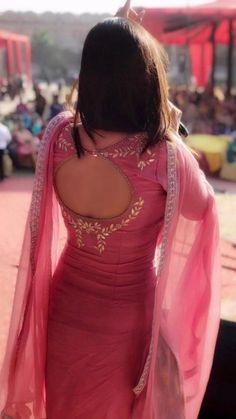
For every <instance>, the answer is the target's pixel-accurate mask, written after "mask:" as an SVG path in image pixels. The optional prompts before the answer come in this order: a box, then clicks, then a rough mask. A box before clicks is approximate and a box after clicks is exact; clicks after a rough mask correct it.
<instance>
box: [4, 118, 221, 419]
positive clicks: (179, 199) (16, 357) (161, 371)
mask: <svg viewBox="0 0 236 419" xmlns="http://www.w3.org/2000/svg"><path fill="white" fill-rule="evenodd" d="M68 118H70V114H68V113H64V114H61V115H59V116H57V117H55V118H54V119H53V120H52V121H51V122H50V124H49V126H48V128H47V130H46V133H45V135H44V138H43V141H42V144H41V150H40V153H39V158H38V164H37V173H36V179H35V186H34V192H33V197H32V204H31V209H30V213H29V218H28V221H27V226H26V233H25V240H24V244H23V250H22V257H21V262H20V269H19V273H18V278H17V285H16V291H15V298H14V304H13V312H12V319H11V327H10V332H9V338H8V344H7V351H6V356H5V361H4V364H3V368H2V371H1V376H0V409H1V410H2V411H3V413H2V417H3V418H4V417H5V418H13V419H45V418H46V412H45V387H44V380H45V376H44V374H45V353H46V333H47V311H48V297H49V289H50V286H51V278H52V273H53V271H54V267H55V264H56V261H57V252H56V245H57V227H58V218H57V210H58V205H57V202H56V199H55V195H54V191H53V187H52V164H53V144H54V141H55V139H56V138H57V136H58V133H59V132H60V130H61V129H62V128H63V127H64V125H65V124H67V123H68ZM175 129H178V123H176V126H175ZM170 137H172V141H171V142H169V143H168V162H167V164H168V191H167V203H166V211H165V223H164V227H163V231H162V235H161V237H160V238H159V239H158V246H157V250H158V252H157V254H158V260H157V272H158V283H157V286H156V292H155V306H154V313H153V333H152V341H151V345H150V352H149V355H148V358H147V361H146V365H145V367H144V371H143V373H142V375H141V377H140V380H139V382H138V383H137V386H136V388H135V389H134V392H135V394H136V407H135V409H134V416H133V418H132V419H176V418H177V417H178V419H182V418H185V419H195V418H197V414H198V411H199V408H200V404H201V400H202V398H203V394H204V391H205V388H206V384H207V380H208V377H209V373H210V368H211V364H212V359H213V352H214V347H215V341H216V336H217V330H218V324H219V307H220V281H219V272H220V269H219V254H218V243H219V239H218V222H217V215H216V210H215V202H214V194H213V191H212V189H211V187H210V186H209V185H208V183H207V182H206V180H205V178H204V175H202V174H201V173H200V172H199V168H198V165H197V162H196V160H195V159H194V157H193V156H192V155H191V153H190V152H189V151H188V150H187V149H186V148H185V146H184V145H183V143H182V142H181V140H180V138H179V137H178V135H177V134H175V133H174V132H171V133H170ZM193 191H195V195H194V194H193V193H192V192H193ZM193 196H196V198H197V199H196V202H190V200H191V201H192V200H193V199H194V198H193ZM190 204H191V205H190ZM134 350H135V348H134Z"/></svg>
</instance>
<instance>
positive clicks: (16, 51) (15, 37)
mask: <svg viewBox="0 0 236 419" xmlns="http://www.w3.org/2000/svg"><path fill="white" fill-rule="evenodd" d="M0 48H4V49H6V53H7V74H8V76H14V75H16V74H23V73H24V67H25V68H26V74H27V76H28V79H29V80H31V43H30V39H29V37H28V36H25V35H21V34H17V33H13V32H8V31H5V30H0ZM0 78H1V74H0Z"/></svg>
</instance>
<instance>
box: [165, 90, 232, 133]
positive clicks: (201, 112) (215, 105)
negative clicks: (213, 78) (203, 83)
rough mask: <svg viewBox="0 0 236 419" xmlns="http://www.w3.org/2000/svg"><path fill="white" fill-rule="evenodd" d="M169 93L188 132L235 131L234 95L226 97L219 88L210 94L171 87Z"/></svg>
mask: <svg viewBox="0 0 236 419" xmlns="http://www.w3.org/2000/svg"><path fill="white" fill-rule="evenodd" d="M170 95H171V100H172V101H173V102H174V103H175V105H176V106H177V107H179V108H180V109H181V110H182V112H183V115H182V121H183V123H184V124H185V125H186V126H187V128H188V130H189V132H190V133H192V134H194V133H197V134H212V135H230V134H231V133H233V132H235V131H236V95H232V96H231V97H229V98H226V97H224V94H223V92H222V91H221V90H219V89H218V90H217V89H216V91H215V92H214V95H212V93H211V92H208V91H207V90H205V91H203V92H199V91H197V90H193V91H191V90H186V89H184V88H182V89H181V88H174V89H171V91H170Z"/></svg>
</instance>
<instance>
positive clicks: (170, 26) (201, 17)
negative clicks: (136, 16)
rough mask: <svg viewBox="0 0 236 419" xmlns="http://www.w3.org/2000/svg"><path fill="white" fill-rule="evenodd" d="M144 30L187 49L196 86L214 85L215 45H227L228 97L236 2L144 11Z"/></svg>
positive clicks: (220, 0) (235, 34) (226, 0)
mask: <svg viewBox="0 0 236 419" xmlns="http://www.w3.org/2000/svg"><path fill="white" fill-rule="evenodd" d="M145 10H146V13H145V16H144V20H143V23H144V26H145V27H146V28H147V29H148V30H149V31H150V32H151V33H152V34H153V35H154V36H155V37H156V38H157V39H158V40H160V42H162V43H164V44H175V45H188V46H189V49H190V55H191V64H192V71H193V74H194V76H195V78H196V81H197V85H198V86H202V87H206V86H207V84H208V83H209V76H210V74H211V80H210V81H211V86H212V87H214V84H215V67H216V45H217V44H226V45H228V59H227V90H226V91H227V94H230V91H231V87H232V82H233V71H234V70H233V66H234V63H233V49H234V45H235V43H236V0H216V1H214V2H212V3H209V4H204V5H201V6H195V7H192V6H191V7H185V8H165V9H163V8H155V9H145Z"/></svg>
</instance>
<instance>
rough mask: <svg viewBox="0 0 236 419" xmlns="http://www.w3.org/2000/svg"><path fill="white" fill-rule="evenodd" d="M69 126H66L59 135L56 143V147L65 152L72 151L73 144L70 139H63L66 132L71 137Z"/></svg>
mask: <svg viewBox="0 0 236 419" xmlns="http://www.w3.org/2000/svg"><path fill="white" fill-rule="evenodd" d="M71 127H72V125H71V124H68V125H66V127H65V128H64V131H62V133H61V134H60V135H59V137H58V140H57V142H56V146H57V147H58V148H59V149H60V150H61V151H65V152H67V151H68V150H73V149H74V144H73V142H72V139H69V138H65V132H67V133H68V134H69V135H70V137H71Z"/></svg>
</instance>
